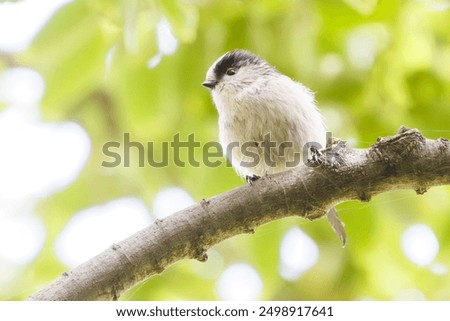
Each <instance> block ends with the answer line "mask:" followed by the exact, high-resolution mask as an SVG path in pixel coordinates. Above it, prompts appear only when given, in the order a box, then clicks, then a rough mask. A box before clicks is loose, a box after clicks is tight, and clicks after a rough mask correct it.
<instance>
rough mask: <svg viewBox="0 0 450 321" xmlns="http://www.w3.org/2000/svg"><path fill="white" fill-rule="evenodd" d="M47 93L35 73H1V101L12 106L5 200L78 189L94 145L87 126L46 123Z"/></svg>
mask: <svg viewBox="0 0 450 321" xmlns="http://www.w3.org/2000/svg"><path fill="white" fill-rule="evenodd" d="M44 91H45V83H44V80H43V79H42V77H41V76H40V74H39V73H37V72H36V71H34V70H32V69H29V68H12V69H8V70H6V71H4V72H2V73H0V101H1V102H4V103H6V104H7V108H6V109H5V110H3V111H2V112H0V146H1V147H2V157H0V177H1V179H0V200H2V199H3V200H5V201H12V202H22V201H27V200H28V201H31V200H32V199H36V198H39V197H45V196H48V195H50V194H52V193H54V192H56V191H58V190H61V189H62V188H64V187H66V186H68V185H69V184H70V183H72V182H73V181H74V180H75V178H76V177H77V176H78V175H79V173H80V171H81V170H82V168H83V167H84V165H85V164H86V161H87V159H88V156H89V153H90V149H91V142H90V139H89V137H88V135H87V133H86V132H85V130H84V129H83V128H82V127H81V126H79V125H78V124H76V123H73V122H60V123H44V122H42V121H41V120H40V112H39V101H40V99H41V98H42V96H43V94H44ZM0 207H1V206H0Z"/></svg>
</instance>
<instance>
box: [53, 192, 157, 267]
mask: <svg viewBox="0 0 450 321" xmlns="http://www.w3.org/2000/svg"><path fill="white" fill-rule="evenodd" d="M150 223H151V218H150V214H149V212H148V210H147V207H146V206H145V204H144V203H143V202H142V201H140V200H139V199H136V198H132V197H126V198H121V199H117V200H113V201H110V202H108V203H106V204H103V205H98V206H94V207H91V208H88V209H86V210H83V211H80V212H78V213H76V214H75V215H73V216H72V218H71V219H70V221H69V222H68V223H67V225H66V226H65V228H64V230H63V231H62V232H61V234H60V235H59V236H58V238H57V240H56V243H55V244H56V245H55V246H56V255H57V257H58V258H59V260H60V261H61V262H63V263H64V264H66V265H68V266H76V265H79V264H81V263H83V262H84V261H86V260H88V259H90V258H92V257H94V256H95V255H97V254H99V253H100V252H102V251H104V250H105V249H107V248H108V247H109V246H111V245H112V244H113V243H118V242H120V241H122V240H123V239H125V238H126V237H128V236H130V235H132V234H134V233H135V232H137V231H139V230H141V229H143V228H145V227H146V226H148V225H149V224H150Z"/></svg>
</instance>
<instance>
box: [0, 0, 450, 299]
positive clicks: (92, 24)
mask: <svg viewBox="0 0 450 321" xmlns="http://www.w3.org/2000/svg"><path fill="white" fill-rule="evenodd" d="M446 4H448V2H445V1H414V0H408V1H407V0H403V1H400V0H378V1H377V0H371V1H365V0H344V1H337V0H321V1H314V0H286V1H268V0H258V1H256V0H249V1H238V0H224V1H213V0H196V1H195V0H178V1H176V0H160V1H157V0H140V1H127V0H122V1H109V0H97V1H87V0H75V1H73V2H71V3H69V4H67V5H65V6H64V7H63V8H61V9H60V10H59V11H58V12H56V13H55V14H54V15H53V16H52V17H51V19H50V20H49V22H48V23H47V24H46V25H45V26H44V28H43V29H42V30H41V31H40V32H39V34H38V35H37V37H36V38H35V40H34V41H33V43H32V45H31V46H30V47H29V48H28V49H27V50H26V51H25V52H24V53H22V54H20V55H19V56H18V57H16V58H17V61H19V62H20V64H22V65H26V66H30V67H31V68H34V69H36V70H37V71H39V72H40V73H41V74H42V76H43V77H44V79H45V82H46V92H45V97H44V99H43V102H42V113H43V116H44V118H45V120H51V121H60V120H74V121H76V122H78V123H79V124H80V125H81V126H83V127H84V128H85V130H86V131H87V132H88V134H89V136H90V139H91V140H92V152H91V155H90V158H89V161H88V164H87V165H86V167H85V168H84V170H83V172H82V173H81V175H80V176H79V177H78V178H77V180H76V181H75V182H74V183H73V184H72V185H71V186H70V187H68V188H67V189H65V190H63V191H61V192H59V193H57V194H55V195H53V196H51V197H49V198H48V199H45V200H42V201H41V202H40V204H39V208H38V212H39V213H40V215H41V216H42V217H43V219H44V220H45V222H46V225H47V230H48V239H47V242H46V245H45V247H44V249H43V251H42V252H41V254H40V255H39V256H38V258H37V259H36V260H35V261H34V262H33V263H32V264H30V265H29V266H26V267H24V271H23V278H22V279H21V281H20V282H18V283H17V284H16V285H15V290H12V297H11V298H13V299H23V298H25V297H26V296H27V295H30V294H32V293H33V292H35V291H36V290H37V289H39V288H41V287H42V286H43V285H44V284H47V283H49V282H51V281H52V280H53V279H55V278H57V277H58V276H59V275H60V274H61V273H62V272H63V271H65V270H66V269H67V267H65V266H64V265H63V264H62V263H60V262H59V261H58V260H57V258H56V256H55V254H54V248H53V242H54V241H55V238H56V237H57V235H58V233H59V232H60V231H61V230H62V228H63V227H64V226H65V224H66V223H67V221H68V220H69V219H70V217H71V216H72V215H73V214H74V213H76V212H77V211H79V210H82V209H85V208H87V207H90V206H93V205H97V204H101V203H103V202H106V201H108V200H111V199H114V198H117V197H121V196H125V195H134V196H136V197H138V198H140V199H142V200H143V201H144V202H146V204H148V206H149V208H151V206H152V201H153V199H154V196H155V194H156V193H157V192H158V191H159V190H161V188H164V187H168V186H179V187H182V188H184V189H185V190H187V191H188V192H189V193H190V194H191V195H192V196H193V197H194V199H195V200H197V201H198V200H200V199H202V198H208V197H211V196H214V195H216V194H219V193H222V192H224V191H227V190H229V189H231V188H234V187H236V186H239V185H241V184H243V181H242V180H241V179H240V178H238V177H237V176H236V175H235V173H234V172H233V170H232V169H231V168H227V167H225V166H221V167H219V168H208V167H206V166H204V165H201V166H200V167H199V168H193V167H191V166H186V167H184V168H180V167H176V166H173V164H171V165H170V166H168V167H165V168H152V167H150V166H146V167H144V168H139V167H138V166H137V165H136V164H137V162H136V163H134V165H136V166H131V167H130V168H124V167H117V168H113V169H111V168H104V167H102V166H101V163H102V161H104V160H105V156H104V155H103V154H102V152H101V150H102V146H103V144H104V143H105V142H107V141H110V140H118V141H121V140H122V135H123V133H124V132H128V133H130V134H131V138H132V139H133V140H136V141H141V142H142V143H145V142H147V141H155V142H161V141H171V139H172V137H173V135H174V134H176V133H180V135H181V137H182V138H185V139H187V136H188V135H189V134H190V133H195V137H196V139H197V140H199V141H201V142H203V143H205V142H207V141H210V140H217V137H218V135H217V115H216V111H215V109H214V106H213V104H212V101H211V98H210V95H209V93H208V91H207V90H206V89H205V88H202V86H201V85H200V84H201V82H202V81H203V79H204V76H205V73H206V70H207V68H208V67H209V66H210V64H211V63H212V62H213V61H214V60H215V59H216V58H217V57H219V56H220V55H221V54H223V53H224V52H225V51H227V50H231V49H234V48H245V49H248V50H250V51H253V52H255V53H257V54H259V55H261V56H262V57H264V58H265V59H266V60H267V61H269V62H270V63H272V64H274V65H275V66H276V67H277V68H278V69H279V70H280V71H282V72H283V73H285V74H287V75H289V76H291V77H293V78H294V79H296V80H299V81H301V82H302V83H304V84H305V85H306V86H308V87H309V88H311V89H312V90H313V91H314V92H316V98H317V101H318V104H319V106H320V108H321V110H322V111H323V113H324V115H325V117H326V121H327V125H328V128H329V130H330V131H332V133H333V135H334V136H336V137H340V138H342V139H344V140H348V141H349V142H350V143H351V144H352V145H354V146H356V147H367V146H369V145H370V144H372V143H373V142H375V140H376V138H377V137H378V136H385V135H392V134H394V133H395V131H396V130H397V129H398V128H399V127H400V125H405V126H407V127H417V128H419V129H420V130H421V131H422V132H423V133H424V134H425V136H427V137H429V138H437V137H447V138H449V137H450V126H449V121H450V9H449V7H448V5H447V6H446ZM161 19H167V21H168V22H169V23H170V25H171V27H172V29H173V33H174V35H175V36H176V38H177V39H178V41H179V43H178V47H177V50H176V52H175V53H174V54H173V55H165V56H163V57H162V59H161V62H160V63H159V64H158V65H157V66H156V67H155V68H149V67H148V66H147V62H148V61H149V59H150V58H151V57H153V56H155V55H156V54H157V53H158V51H159V47H158V41H157V36H156V29H157V24H158V23H159V22H160V21H161ZM0 66H2V68H3V67H5V66H4V65H3V64H2V63H0ZM157 145H158V144H157ZM196 157H197V159H199V158H200V157H201V152H200V151H199V152H198V153H197V154H196ZM157 159H158V156H157ZM449 199H450V188H448V187H436V188H433V189H431V190H430V191H429V192H428V193H426V194H425V195H424V196H416V195H415V193H414V191H397V192H392V193H387V194H384V195H380V196H377V197H374V198H373V199H372V201H371V202H370V203H360V202H356V201H354V202H348V203H345V204H341V205H340V206H338V210H339V212H340V214H341V217H342V219H343V220H344V221H345V222H346V227H347V232H348V235H349V239H350V240H349V244H348V246H347V247H346V248H345V249H341V247H340V242H339V241H338V239H337V238H336V237H335V235H334V234H333V233H332V231H331V230H330V228H329V227H328V223H327V222H326V221H325V220H320V221H317V222H306V221H304V220H301V219H294V218H292V219H286V220H283V221H277V222H273V223H271V224H268V225H265V226H263V227H261V228H259V229H257V231H256V234H254V235H250V236H249V235H246V236H239V237H236V238H233V239H230V240H228V241H226V242H223V243H222V244H220V245H218V246H216V247H215V248H214V249H213V251H217V252H218V253H220V255H221V257H222V260H223V262H222V263H221V264H222V265H221V267H219V269H222V270H223V269H224V268H226V267H227V266H229V265H230V264H232V263H235V262H247V263H249V264H251V265H252V266H254V267H255V269H256V270H257V271H258V272H259V274H260V275H261V278H262V280H263V283H264V290H263V295H262V297H261V298H262V299H265V300H316V299H317V300H351V299H359V298H366V297H368V298H374V299H381V300H391V299H394V298H395V297H396V295H397V294H398V293H399V292H400V291H402V290H405V289H411V288H416V289H419V290H420V291H421V292H422V293H423V294H424V295H425V297H426V298H427V299H430V300H448V299H450V275H449V274H448V273H447V274H444V275H437V274H434V273H432V272H430V270H429V269H428V268H425V267H418V266H415V265H414V264H413V263H411V262H410V261H409V260H408V259H407V258H406V257H405V256H404V255H403V253H402V250H401V236H402V233H403V231H404V230H405V229H406V228H407V227H408V226H409V225H411V224H413V223H425V224H428V225H429V226H430V227H431V228H432V229H433V230H434V231H435V233H436V235H437V237H438V239H439V242H440V245H441V247H440V251H439V254H438V256H437V258H436V261H437V262H440V263H443V264H445V265H446V266H447V267H449V266H450V247H449V246H448V245H447V244H448V241H449V235H450V215H449V214H450V200H449ZM298 225H299V226H300V227H301V229H303V230H304V231H305V232H306V233H307V234H308V235H310V236H311V237H312V238H313V239H314V240H316V241H317V242H318V245H319V251H320V258H319V261H318V263H317V264H316V265H315V266H314V267H313V268H312V269H310V270H309V271H307V272H306V273H305V274H304V275H302V276H301V277H300V278H299V279H298V280H297V281H292V282H288V281H285V280H283V279H282V278H281V277H280V275H279V273H278V262H279V245H280V241H281V238H282V236H283V233H284V232H286V231H287V230H288V229H289V228H291V227H293V226H298ZM212 264H214V262H206V263H199V262H192V261H183V262H179V263H177V264H175V265H174V266H171V267H170V268H169V269H168V270H166V271H165V272H164V273H162V274H161V275H158V276H156V277H154V278H152V279H150V280H148V281H146V282H145V283H143V284H141V285H138V286H137V287H135V288H134V289H132V290H130V291H128V292H127V293H126V294H125V295H124V296H123V298H122V299H125V300H186V299H193V300H214V299H217V295H216V292H215V286H216V281H217V278H218V275H215V276H212V277H210V278H205V277H203V276H202V273H200V272H199V271H201V269H209V268H210V267H211V269H213V267H212ZM14 293H15V294H14Z"/></svg>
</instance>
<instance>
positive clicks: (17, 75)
mask: <svg viewBox="0 0 450 321" xmlns="http://www.w3.org/2000/svg"><path fill="white" fill-rule="evenodd" d="M44 90H45V82H44V79H43V78H42V76H41V75H40V74H39V73H38V72H36V71H35V70H33V69H30V68H25V67H18V68H10V69H8V70H6V71H4V72H2V73H0V101H1V102H4V103H6V104H15V105H29V104H37V103H39V101H40V100H41V98H42V95H43V94H44Z"/></svg>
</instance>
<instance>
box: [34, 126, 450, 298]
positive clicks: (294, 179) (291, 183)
mask: <svg viewBox="0 0 450 321" xmlns="http://www.w3.org/2000/svg"><path fill="white" fill-rule="evenodd" d="M319 164H320V165H319ZM313 165H317V166H314V167H312V166H311V167H309V166H300V167H298V168H295V169H293V170H292V171H288V172H284V173H280V174H276V175H272V176H268V177H264V178H261V179H259V180H258V181H256V182H254V183H253V184H252V185H245V186H241V187H239V188H236V189H233V190H231V191H228V192H226V193H223V194H220V195H218V196H216V197H213V198H211V199H209V200H202V201H201V202H200V203H199V204H196V205H193V206H191V207H189V208H186V209H184V210H182V211H179V212H177V213H174V214H173V215H171V216H169V217H167V218H164V219H162V220H157V221H156V222H155V223H154V224H152V225H150V226H149V227H147V228H145V229H143V230H141V231H139V232H137V233H136V234H134V235H132V236H130V237H129V238H127V239H125V240H123V241H121V242H120V243H118V244H114V245H113V246H112V247H111V248H109V249H107V250H106V251H104V252H103V253H101V254H99V255H97V256H96V257H94V258H92V259H90V260H89V261H87V262H85V263H83V264H81V265H80V266H78V267H76V268H74V269H73V270H72V271H70V272H67V273H66V272H65V273H63V275H62V276H61V277H60V278H58V279H57V280H56V281H54V282H53V283H52V284H50V285H49V286H48V287H46V288H44V289H43V290H41V291H39V292H38V293H36V294H34V295H32V296H31V297H30V298H29V299H30V300H116V299H118V297H119V296H120V295H121V294H122V293H123V292H124V291H126V290H127V289H129V288H131V287H132V286H134V285H135V284H137V283H138V282H141V281H143V280H145V279H147V278H149V277H150V276H152V275H154V274H157V273H161V272H162V271H163V270H164V269H165V268H166V267H168V266H169V265H170V264H172V263H174V262H176V261H179V260H182V259H197V260H199V261H206V260H207V255H206V251H207V249H209V248H210V247H211V246H213V245H215V244H217V243H219V242H221V241H223V240H225V239H227V238H230V237H232V236H235V235H238V234H242V233H253V229H254V228H256V227H257V226H260V225H262V224H264V223H267V222H270V221H273V220H277V219H281V218H284V217H287V216H302V217H305V218H307V219H311V220H314V219H317V218H320V217H322V216H323V215H324V214H325V213H326V210H327V209H329V208H331V207H332V206H334V205H336V204H338V203H341V202H344V201H347V200H352V199H360V200H361V201H369V200H370V198H371V196H372V195H375V194H379V193H382V192H386V191H390V190H396V189H410V188H412V189H414V190H415V191H416V192H417V194H423V193H425V192H426V190H427V189H428V188H429V187H431V186H437V185H446V184H450V142H449V141H448V140H447V139H443V138H440V139H437V140H429V139H426V138H424V137H423V136H422V134H421V133H420V132H419V131H418V130H416V129H406V128H404V127H402V128H400V130H399V131H398V133H397V135H395V136H393V137H387V138H379V139H378V141H377V142H376V143H375V144H374V145H372V146H371V148H368V149H352V148H349V147H347V146H346V145H345V143H343V142H341V143H338V144H337V145H335V146H333V148H331V149H329V150H327V151H326V152H325V153H324V154H323V155H322V156H320V157H319V159H318V160H317V162H316V164H313Z"/></svg>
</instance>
